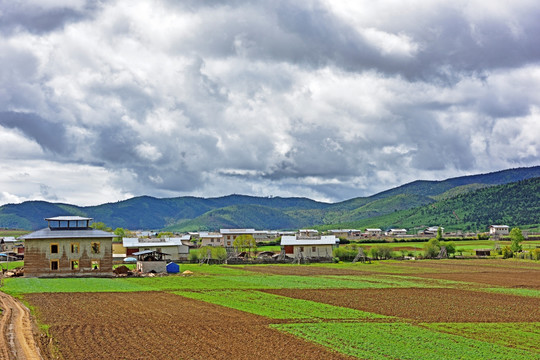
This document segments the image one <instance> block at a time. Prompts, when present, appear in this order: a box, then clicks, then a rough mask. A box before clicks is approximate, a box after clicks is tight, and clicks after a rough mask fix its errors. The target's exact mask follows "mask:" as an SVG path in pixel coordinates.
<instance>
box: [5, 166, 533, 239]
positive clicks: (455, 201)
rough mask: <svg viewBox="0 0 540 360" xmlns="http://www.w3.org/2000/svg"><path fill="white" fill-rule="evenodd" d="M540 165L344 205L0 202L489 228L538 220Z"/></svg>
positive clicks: (216, 219)
mask: <svg viewBox="0 0 540 360" xmlns="http://www.w3.org/2000/svg"><path fill="white" fill-rule="evenodd" d="M539 185H540V166H535V167H528V168H516V169H508V170H503V171H498V172H492V173H488V174H478V175H471V176H462V177H456V178H451V179H447V180H442V181H426V180H418V181H414V182H411V183H408V184H405V185H401V186H399V187H396V188H393V189H389V190H386V191H383V192H380V193H378V194H375V195H372V196H369V197H357V198H353V199H350V200H346V201H342V202H337V203H324V202H318V201H314V200H311V199H307V198H295V197H291V198H282V197H256V196H246V195H228V196H223V197H216V198H199V197H191V196H184V197H176V198H165V199H158V198H154V197H150V196H140V197H134V198H131V199H128V200H124V201H119V202H115V203H107V204H101V205H97V206H85V207H81V206H76V205H71V204H63V203H51V202H46V201H26V202H23V203H20V204H6V205H3V206H1V207H0V227H3V228H17V229H24V230H35V229H39V228H43V227H44V226H45V225H46V224H45V222H44V218H45V217H53V216H59V215H80V216H87V217H92V218H94V219H95V221H99V222H103V223H105V224H106V225H107V226H110V227H112V228H117V227H122V228H126V229H131V230H135V229H153V230H167V231H179V232H183V231H197V230H219V229H220V228H255V229H276V230H277V229H299V228H305V227H317V228H321V229H322V228H344V227H345V228H362V227H367V226H370V227H371V226H373V227H380V228H383V229H384V228H390V227H405V228H414V227H421V226H424V225H442V226H445V228H447V229H449V230H450V229H453V228H455V229H461V230H468V229H473V230H474V229H483V230H485V228H486V227H487V226H488V225H490V224H493V223H505V224H507V225H511V226H514V225H532V224H538V223H539V222H540V221H539V220H538V214H539V213H540V212H539V210H540V204H539V202H540V196H539V195H540V191H539Z"/></svg>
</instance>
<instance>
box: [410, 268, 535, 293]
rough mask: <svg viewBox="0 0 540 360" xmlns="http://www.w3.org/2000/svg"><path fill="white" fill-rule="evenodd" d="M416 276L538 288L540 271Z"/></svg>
mask: <svg viewBox="0 0 540 360" xmlns="http://www.w3.org/2000/svg"><path fill="white" fill-rule="evenodd" d="M415 276H418V277H424V278H431V279H445V280H455V281H467V282H474V283H480V284H488V285H497V286H505V287H514V288H530V289H540V271H510V272H491V271H490V272H469V273H440V274H419V275H415Z"/></svg>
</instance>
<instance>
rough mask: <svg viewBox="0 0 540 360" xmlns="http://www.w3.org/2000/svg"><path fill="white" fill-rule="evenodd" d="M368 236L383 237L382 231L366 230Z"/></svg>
mask: <svg viewBox="0 0 540 360" xmlns="http://www.w3.org/2000/svg"><path fill="white" fill-rule="evenodd" d="M366 235H368V236H380V235H382V230H381V229H366Z"/></svg>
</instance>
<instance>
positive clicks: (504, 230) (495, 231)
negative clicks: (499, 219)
mask: <svg viewBox="0 0 540 360" xmlns="http://www.w3.org/2000/svg"><path fill="white" fill-rule="evenodd" d="M509 233H510V227H509V226H508V225H490V227H489V235H508V234H509Z"/></svg>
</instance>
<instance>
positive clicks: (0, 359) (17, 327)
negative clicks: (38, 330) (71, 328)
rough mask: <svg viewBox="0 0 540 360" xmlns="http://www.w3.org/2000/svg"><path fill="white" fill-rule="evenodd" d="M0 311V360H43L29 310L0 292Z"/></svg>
mask: <svg viewBox="0 0 540 360" xmlns="http://www.w3.org/2000/svg"><path fill="white" fill-rule="evenodd" d="M0 309H2V313H1V315H0V360H11V359H17V360H19V359H26V360H34V359H36V360H38V359H39V360H41V359H42V357H41V355H40V351H39V348H38V346H37V344H36V341H35V338H34V331H33V326H32V320H31V318H30V311H29V310H28V308H27V307H26V306H24V305H23V304H21V303H20V302H19V301H18V300H16V299H15V298H14V297H12V296H9V295H7V294H4V293H3V292H0Z"/></svg>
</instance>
